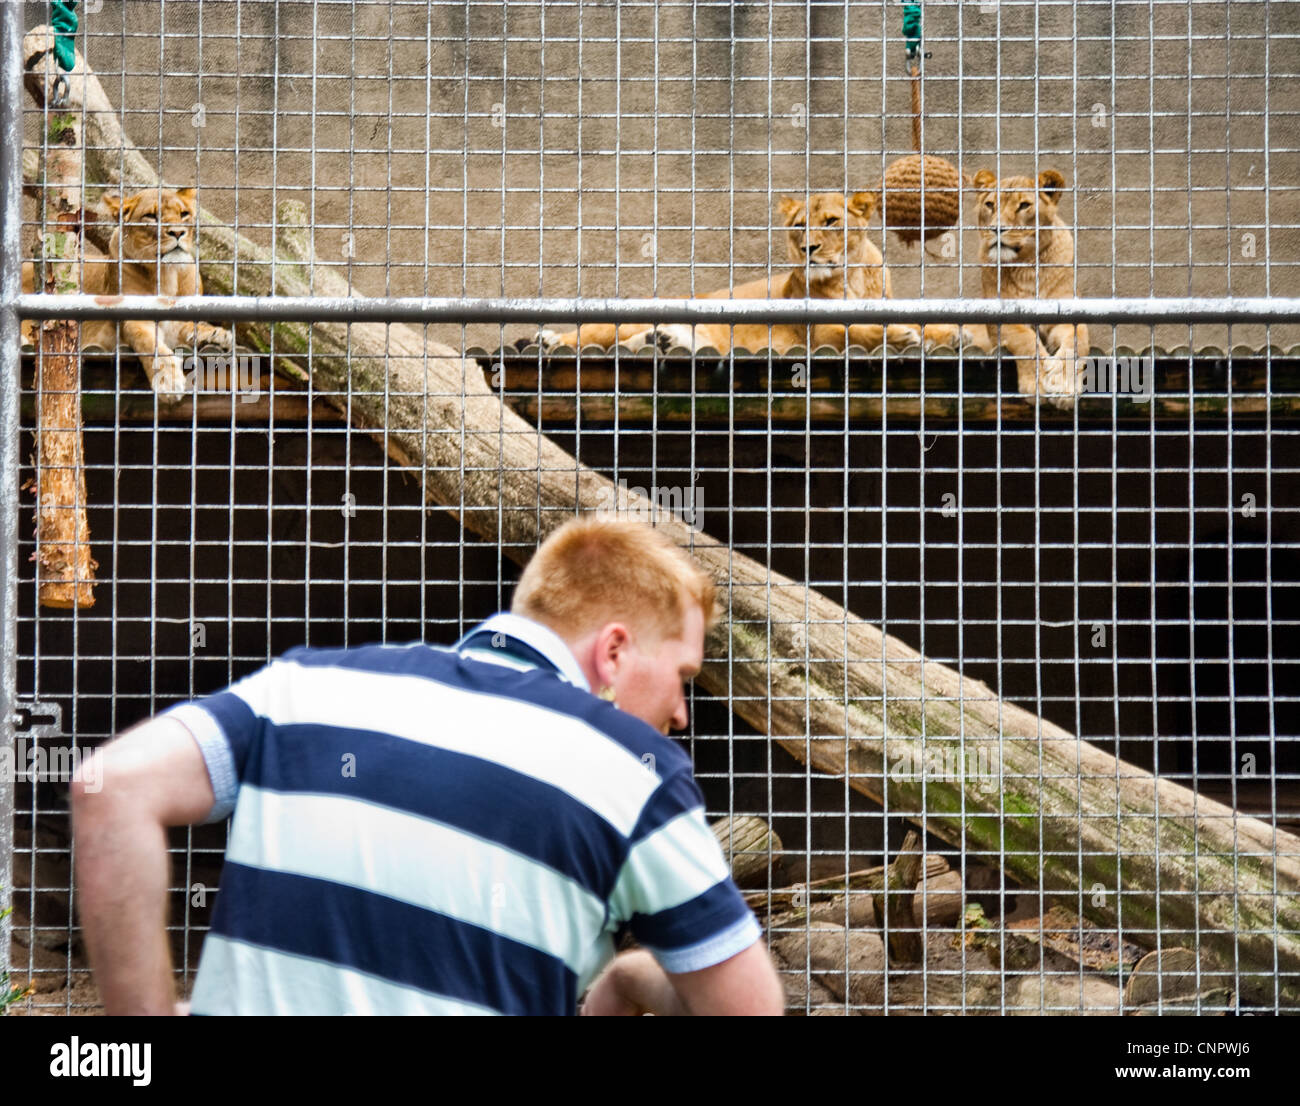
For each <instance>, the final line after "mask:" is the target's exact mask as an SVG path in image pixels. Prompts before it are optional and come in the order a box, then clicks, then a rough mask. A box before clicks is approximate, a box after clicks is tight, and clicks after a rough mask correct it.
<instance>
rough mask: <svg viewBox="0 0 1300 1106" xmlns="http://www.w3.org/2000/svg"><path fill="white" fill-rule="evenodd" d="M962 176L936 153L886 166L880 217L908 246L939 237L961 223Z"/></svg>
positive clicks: (882, 185)
mask: <svg viewBox="0 0 1300 1106" xmlns="http://www.w3.org/2000/svg"><path fill="white" fill-rule="evenodd" d="M962 184H963V181H962V176H961V174H960V173H959V172H958V171H957V167H956V166H955V165H953V164H952V162H950V161H945V160H944V159H943V158H941V157H935V156H934V155H933V154H908V155H907V156H906V157H900V158H899V159H898V160H897V161H895V162H893V163H892V164H890V165H889V166H888V167H886V169H885V176H884V180H883V181H881V185H880V217H881V219H882V220H883V221H884V224H885V229H886V230H892V231H893V232H894V234H896V235H897V236H898V237H899V238H900V239H901V240H902V241H903V242H905V243H906V244H907V245H909V246H910V245H912V244H913V243H916V242H919V241H920V240H921V234H922V227H924V233H925V238H926V240H927V241H929V240H930V239H931V238H937V237H938V236H939V235H941V234H943V233H945V232H946V231H949V230H951V229H952V228H953V227H955V226H957V225H958V224H959V223H960V222H961V190H962Z"/></svg>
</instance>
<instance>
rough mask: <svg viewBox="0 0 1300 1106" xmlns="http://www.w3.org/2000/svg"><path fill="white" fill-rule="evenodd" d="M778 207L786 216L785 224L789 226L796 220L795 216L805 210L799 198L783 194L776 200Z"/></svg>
mask: <svg viewBox="0 0 1300 1106" xmlns="http://www.w3.org/2000/svg"><path fill="white" fill-rule="evenodd" d="M776 209H777V210H778V211H779V212H780V213H781V214H782V215H784V216H785V225H786V226H789V225H790V224H791V223H793V222H794V220H795V217H796V216H797V215H798V214H799V213H800V212H801V211H803V204H801V203H800V202H799V201H798V200H794V199H791V198H790V197H789V196H782V197H781V198H780V199H779V200H777V202H776Z"/></svg>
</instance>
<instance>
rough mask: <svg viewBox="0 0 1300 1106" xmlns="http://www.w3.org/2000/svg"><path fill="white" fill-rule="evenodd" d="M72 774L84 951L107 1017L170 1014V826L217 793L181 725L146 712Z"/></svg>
mask: <svg viewBox="0 0 1300 1106" xmlns="http://www.w3.org/2000/svg"><path fill="white" fill-rule="evenodd" d="M93 759H94V764H93V765H92V764H87V765H85V766H83V768H82V770H81V771H79V772H78V773H77V775H76V776H75V777H74V778H73V783H72V789H71V798H72V826H73V836H74V840H75V842H76V875H77V894H78V898H79V903H80V913H81V924H82V928H83V931H84V933H85V939H86V951H87V953H88V954H89V957H90V965H91V968H92V970H93V971H94V974H95V982H96V983H97V984H98V986H99V992H100V996H101V998H102V999H103V1000H104V1007H105V1009H106V1011H107V1012H108V1013H109V1014H171V1013H173V1012H174V1004H175V987H174V985H173V982H172V970H171V950H170V948H169V947H168V944H167V931H166V925H167V886H168V882H169V873H170V864H169V861H168V857H167V827H168V826H175V825H185V824H189V823H192V822H197V821H200V820H201V819H203V818H204V817H205V816H206V815H207V814H208V812H209V811H210V810H211V809H212V804H213V803H214V801H215V797H214V796H213V793H212V784H211V781H210V780H209V779H208V770H207V766H206V765H205V764H204V761H203V756H202V754H201V753H200V752H199V747H198V745H197V744H196V743H195V742H194V740H193V738H191V737H190V735H189V731H188V730H186V729H185V727H184V726H182V725H181V724H180V723H179V722H177V721H175V720H173V719H168V718H160V719H150V720H149V721H147V722H144V723H142V724H141V725H139V726H137V727H135V728H134V729H131V730H128V731H127V732H126V733H124V734H122V735H121V736H120V737H119V738H117V740H115V741H112V742H110V743H109V744H108V745H105V746H104V747H103V748H102V749H99V750H98V751H97V752H96V753H95V754H94V758H93Z"/></svg>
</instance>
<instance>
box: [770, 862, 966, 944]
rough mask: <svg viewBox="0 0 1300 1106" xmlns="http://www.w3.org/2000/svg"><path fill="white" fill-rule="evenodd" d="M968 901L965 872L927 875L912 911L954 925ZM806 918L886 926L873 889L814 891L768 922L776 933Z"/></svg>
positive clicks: (929, 921) (926, 921) (925, 921)
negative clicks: (963, 874)
mask: <svg viewBox="0 0 1300 1106" xmlns="http://www.w3.org/2000/svg"><path fill="white" fill-rule="evenodd" d="M883 870H884V869H881V871H883ZM823 895H826V896H828V897H823ZM966 901H967V900H966V893H965V891H964V890H963V888H962V882H961V873H960V872H951V871H949V872H942V873H940V874H938V875H936V876H933V877H927V879H926V881H925V885H924V887H923V886H922V885H921V884H919V883H918V884H917V887H916V897H915V898H914V899H913V902H912V913H913V916H914V917H915V918H916V920H917V922H918V923H919V924H920V925H922V926H926V927H929V926H936V927H949V928H951V927H952V926H953V925H955V924H956V922H957V920H958V919H959V918H960V917H961V914H962V910H963V909H964V908H965V904H966ZM750 905H756V906H757V907H758V908H759V918H760V920H762V919H763V912H762V911H761V904H754V903H752V902H751V904H750ZM805 919H807V920H809V921H814V922H834V923H835V924H836V925H842V926H846V927H847V928H849V929H871V930H879V929H881V928H882V925H881V919H880V917H879V915H877V914H876V904H875V896H874V895H872V894H871V893H870V892H869V891H850V892H849V893H848V894H835V893H833V892H823V893H822V894H817V893H815V892H810V893H809V894H808V896H807V898H806V899H805V900H803V906H801V907H792V908H790V909H787V910H784V911H782V912H781V913H779V914H771V915H769V916H768V919H767V921H766V925H767V927H768V929H769V931H770V932H774V933H775V932H778V931H780V930H782V929H786V928H789V927H791V926H799V925H802V924H803V923H804V920H805Z"/></svg>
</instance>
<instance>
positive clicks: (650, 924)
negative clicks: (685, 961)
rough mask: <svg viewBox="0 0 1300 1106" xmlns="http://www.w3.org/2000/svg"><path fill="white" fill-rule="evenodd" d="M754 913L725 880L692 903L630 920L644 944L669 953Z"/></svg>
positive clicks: (734, 886) (729, 881)
mask: <svg viewBox="0 0 1300 1106" xmlns="http://www.w3.org/2000/svg"><path fill="white" fill-rule="evenodd" d="M750 913H752V911H751V910H750V909H749V907H748V906H747V905H746V904H745V900H744V899H743V898H742V897H741V894H740V892H739V891H738V890H737V889H736V885H735V884H734V883H732V882H731V880H730V879H723V880H720V881H719V882H717V883H715V884H714V885H713V886H712V887H710V888H709V889H708V890H707V891H705V892H704V894H702V895H697V896H696V897H695V898H693V899H691V900H690V901H689V902H684V903H682V904H681V905H679V906H674V907H673V908H672V909H670V910H661V911H660V912H659V913H658V914H633V915H632V917H631V919H630V920H629V921H630V923H631V926H632V932H633V933H634V934H635V935H636V939H637V940H638V941H640V942H641V944H643V945H648V946H649V947H650V948H653V949H662V950H663V951H665V952H667V951H672V950H674V949H684V948H690V947H691V946H692V945H697V944H699V943H700V941H702V940H705V939H707V936H708V935H712V934H718V933H721V932H722V931H723V930H724V929H726V928H728V927H729V926H733V925H735V924H736V923H737V922H738V921H740V920H741V919H742V918H744V917H745V915H747V914H750ZM701 934H704V935H705V936H703V937H702V936H701Z"/></svg>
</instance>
